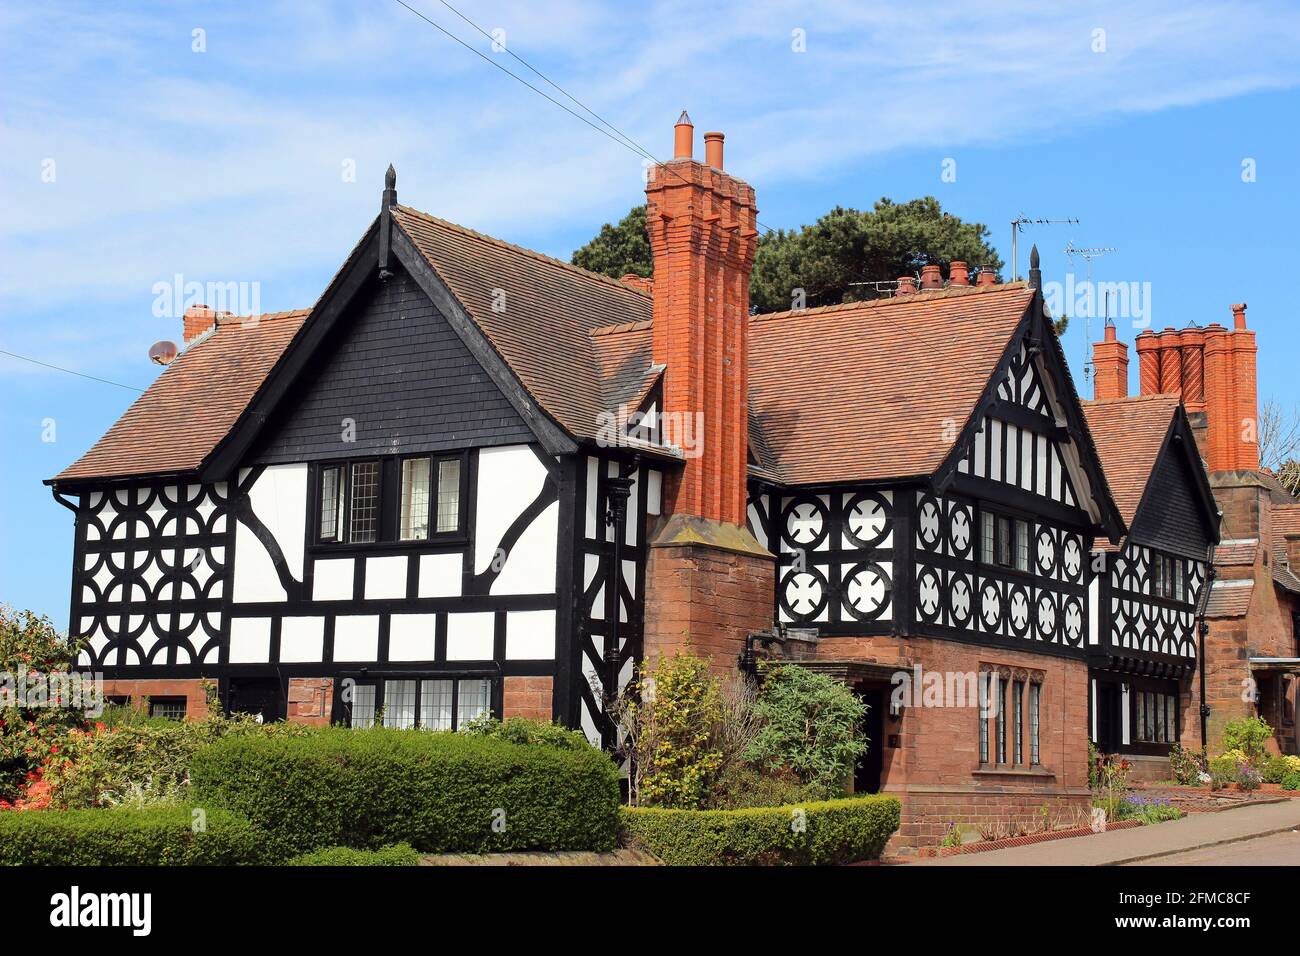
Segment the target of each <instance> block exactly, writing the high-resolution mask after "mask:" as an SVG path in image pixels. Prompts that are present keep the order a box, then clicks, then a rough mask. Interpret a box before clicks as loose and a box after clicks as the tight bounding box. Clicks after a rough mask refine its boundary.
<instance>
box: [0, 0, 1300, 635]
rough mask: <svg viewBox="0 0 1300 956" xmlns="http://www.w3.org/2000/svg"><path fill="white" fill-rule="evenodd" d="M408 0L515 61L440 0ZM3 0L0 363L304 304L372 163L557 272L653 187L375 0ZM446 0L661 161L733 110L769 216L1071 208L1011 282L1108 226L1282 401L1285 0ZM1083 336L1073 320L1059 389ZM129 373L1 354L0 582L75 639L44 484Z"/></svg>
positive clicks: (738, 147)
mask: <svg viewBox="0 0 1300 956" xmlns="http://www.w3.org/2000/svg"><path fill="white" fill-rule="evenodd" d="M408 2H410V3H411V5H412V6H414V7H416V8H417V9H419V10H421V11H422V12H424V13H425V14H427V15H428V16H429V17H430V18H432V19H434V20H436V21H438V22H439V23H441V24H442V25H443V26H445V27H446V28H447V29H449V30H451V31H452V32H454V33H456V34H457V35H458V36H460V37H462V38H463V39H464V40H465V41H466V42H467V43H469V44H470V45H472V46H473V47H474V48H475V49H478V50H481V51H482V52H484V53H485V54H486V55H488V56H489V57H493V58H494V59H495V60H496V61H497V62H499V63H501V64H502V65H504V66H507V67H509V68H511V69H513V70H516V71H523V68H522V67H520V66H519V64H518V63H517V62H516V61H514V60H512V59H510V58H509V57H508V56H507V55H506V54H503V53H494V52H493V51H492V50H491V48H490V46H489V42H488V41H487V40H486V39H484V38H483V37H482V36H480V35H478V34H476V33H475V32H474V31H473V29H472V28H470V27H469V26H467V25H466V24H465V23H464V22H463V21H461V20H459V19H458V18H457V17H456V15H455V13H454V12H453V11H452V10H451V9H449V8H448V7H447V6H445V5H444V4H442V3H440V2H439V0H408ZM14 6H15V5H9V6H8V7H7V8H5V9H3V10H2V11H0V89H2V90H3V91H4V95H3V97H2V98H0V202H2V203H3V209H4V216H3V217H2V219H0V244H2V246H0V349H4V350H7V351H10V352H17V353H20V354H23V355H27V356H31V357H33V358H37V359H40V360H43V361H46V362H51V363H54V364H57V365H62V366H66V367H68V368H71V369H75V370H78V371H81V372H84V373H86V374H89V375H95V376H99V377H101V378H105V379H110V380H112V381H115V382H119V383H123V384H127V385H133V386H136V387H138V388H143V387H145V386H147V385H148V383H149V382H150V381H151V380H152V378H153V377H154V375H155V374H156V373H157V371H158V369H157V367H156V366H153V365H151V364H150V363H149V362H148V361H147V359H146V350H147V349H148V347H149V345H150V344H151V343H152V342H154V341H156V340H159V339H168V338H170V339H178V338H179V333H180V329H179V321H178V320H176V319H174V318H171V317H167V316H163V317H156V316H155V315H154V309H153V306H154V302H155V293H154V291H153V289H154V285H155V284H156V283H158V282H170V281H172V278H173V276H175V275H176V274H181V275H183V276H184V277H185V279H186V280H192V281H200V282H204V283H207V282H231V281H233V282H239V283H247V284H249V286H248V287H251V286H252V284H253V283H256V288H257V289H258V292H259V298H260V306H261V308H262V309H263V310H266V311H271V310H277V309H285V308H293V307H301V306H307V305H310V304H311V303H312V302H313V301H315V299H316V297H317V295H318V294H319V293H320V291H321V289H322V288H323V287H324V285H325V283H326V282H327V281H328V279H329V277H330V276H331V275H332V274H333V272H334V270H335V269H337V267H338V266H339V264H340V263H341V262H342V261H343V259H344V258H345V257H346V255H347V253H348V252H349V250H350V249H351V247H352V245H353V243H354V242H355V241H356V239H357V238H358V236H359V235H360V234H361V232H362V231H363V230H364V229H365V228H366V226H367V225H368V223H369V221H370V220H371V218H372V217H373V216H374V214H375V212H376V211H377V209H378V204H379V193H380V189H381V188H382V178H383V170H384V168H385V166H387V164H388V163H389V162H390V161H391V162H392V163H394V164H395V166H396V167H397V170H398V177H399V178H398V190H399V194H400V196H401V199H402V201H403V202H406V203H408V204H410V205H414V206H416V207H418V208H421V209H425V210H427V211H429V212H431V213H434V214H435V215H439V216H444V217H446V218H449V219H452V220H455V221H458V222H461V223H464V224H466V225H469V226H472V227H474V228H476V229H479V230H482V231H485V232H489V233H492V234H494V235H497V236H500V237H502V238H504V239H508V240H510V241H513V242H518V243H520V244H523V245H526V246H529V247H531V248H534V249H537V250H539V251H542V252H546V253H550V254H552V255H557V256H562V257H566V258H567V256H568V255H569V254H570V253H571V252H572V250H573V248H574V247H575V246H577V245H580V244H581V243H582V242H584V241H585V240H586V239H587V238H589V237H590V235H591V234H592V233H594V232H595V231H596V230H597V229H598V228H599V226H600V225H601V224H602V223H603V222H606V221H608V220H611V219H616V218H618V217H620V216H622V215H623V213H625V212H626V210H627V209H628V207H630V206H632V205H634V204H636V203H637V202H639V201H641V196H642V192H641V189H642V185H641V175H642V165H641V158H640V157H638V156H636V155H635V154H633V153H632V152H630V151H629V150H627V149H625V148H623V147H621V146H619V145H617V144H615V143H613V142H611V141H610V140H609V139H606V138H604V137H602V136H600V135H598V134H597V133H595V132H593V131H592V130H591V129H590V128H589V127H587V126H585V125H583V124H581V123H579V122H578V121H576V120H575V119H573V118H572V117H570V116H568V115H566V114H564V113H562V112H561V111H560V110H558V109H557V108H555V107H554V106H552V105H551V104H549V103H547V102H545V101H544V100H542V99H541V98H540V97H539V96H537V95H536V94H535V93H533V92H530V91H529V90H527V89H525V88H524V87H523V86H521V85H519V84H518V83H516V82H515V81H514V80H511V79H510V78H509V77H507V76H504V75H503V74H501V73H500V72H499V71H497V70H494V69H493V68H492V67H491V66H490V65H488V64H487V63H484V62H483V61H482V60H481V59H479V58H478V57H476V56H474V55H473V54H472V53H470V52H469V51H467V50H466V49H464V48H463V47H460V46H457V45H456V44H455V43H453V42H452V41H451V40H449V39H447V38H446V37H445V36H443V35H442V34H440V33H438V32H437V31H436V30H435V29H434V28H432V27H431V26H429V25H428V24H426V23H423V22H421V21H420V20H418V19H417V18H416V17H414V16H413V15H412V14H411V13H410V12H408V11H407V10H405V9H403V8H402V7H401V6H399V5H398V4H397V3H396V2H392V0H368V2H365V3H355V2H350V3H334V4H327V3H305V2H303V3H294V2H283V3H275V2H262V3H248V4H234V3H228V4H227V3H222V4H216V3H185V2H174V3H173V2H168V3H136V4H131V3H115V4H112V5H111V10H110V9H109V5H105V4H100V3H86V4H75V3H48V4H42V5H40V6H39V8H34V9H32V10H18V9H13V7H14ZM456 6H457V7H458V8H459V9H460V10H461V11H462V12H463V13H465V14H466V15H467V16H469V17H470V18H472V19H473V20H475V21H476V22H477V23H479V24H480V25H482V26H483V27H484V28H485V29H487V30H489V31H491V30H494V29H498V28H499V29H503V30H504V31H505V33H504V38H505V43H506V45H507V47H508V48H509V49H510V50H512V51H514V52H515V53H517V54H518V55H520V56H522V57H523V58H524V59H526V60H528V61H529V62H531V63H532V64H533V65H534V66H536V67H537V68H538V69H540V70H541V71H542V72H543V73H545V74H546V75H547V76H548V77H550V78H551V79H552V80H554V81H555V82H557V83H558V84H559V85H561V86H562V87H564V88H565V89H566V90H568V91H569V92H570V93H572V94H573V95H574V96H576V97H577V98H578V99H580V100H582V101H583V102H584V103H586V104H587V105H588V106H590V107H592V108H593V109H594V110H596V112H598V113H600V114H601V115H602V116H604V117H605V118H606V119H609V120H610V121H612V122H613V123H614V124H615V125H617V126H618V127H619V128H620V129H622V130H623V131H625V132H626V133H627V134H628V135H630V136H631V137H632V138H633V139H635V140H636V141H638V142H639V143H641V144H642V145H643V146H645V147H646V148H647V149H649V150H650V151H651V152H652V153H654V154H655V155H658V156H664V155H666V154H667V153H668V152H669V151H670V149H671V143H672V139H671V137H672V128H671V127H672V123H673V121H674V120H675V118H676V116H677V114H678V112H679V111H680V110H682V109H683V108H685V109H688V110H690V112H691V115H692V117H693V118H694V120H695V122H696V128H697V132H702V131H703V130H705V129H721V130H723V131H725V132H726V134H727V167H728V169H729V170H731V171H733V172H734V173H735V174H736V175H739V176H741V177H743V178H745V179H746V180H748V181H749V182H750V183H752V184H753V185H754V187H755V189H756V190H757V195H758V203H759V208H760V218H761V220H762V222H763V223H764V224H766V225H767V226H770V227H790V226H798V225H800V224H802V223H805V222H810V221H812V220H813V219H815V218H816V217H817V216H818V215H819V214H821V213H823V212H825V211H826V210H827V209H829V208H830V207H832V206H834V205H836V204H841V205H852V206H858V207H865V206H869V205H870V204H871V203H872V202H873V201H874V200H876V199H877V198H879V197H881V196H888V197H890V198H893V199H895V200H900V201H901V200H906V199H909V198H912V197H915V196H921V195H935V196H937V197H938V198H939V199H940V200H941V202H942V203H943V205H944V208H945V209H947V210H949V211H951V212H953V213H955V214H956V215H959V216H961V217H962V218H963V219H966V220H968V221H969V220H974V221H980V222H984V223H986V224H988V225H989V226H990V228H991V229H992V239H993V241H994V242H995V244H996V245H997V246H998V248H999V250H1000V251H1001V253H1002V255H1003V258H1005V259H1008V260H1009V259H1010V226H1009V222H1010V220H1011V219H1013V218H1015V217H1016V216H1017V215H1018V214H1021V213H1024V214H1025V215H1028V216H1031V217H1050V218H1057V217H1076V218H1078V219H1079V220H1080V223H1079V224H1078V225H1075V226H1041V227H1030V228H1029V229H1028V230H1027V231H1026V232H1025V234H1024V236H1023V237H1022V239H1021V252H1020V255H1021V270H1022V272H1023V271H1024V269H1025V268H1026V266H1025V259H1026V258H1027V255H1028V248H1029V245H1030V243H1032V242H1037V243H1038V245H1039V248H1040V250H1041V251H1042V254H1043V270H1044V279H1045V280H1046V281H1053V280H1055V281H1064V279H1065V275H1066V273H1067V272H1069V271H1070V270H1071V268H1073V269H1074V271H1075V273H1076V275H1078V276H1079V277H1080V278H1082V273H1083V264H1082V262H1081V261H1076V263H1075V264H1074V266H1073V267H1072V266H1071V263H1070V262H1069V260H1068V259H1067V258H1066V257H1065V256H1064V255H1063V253H1062V250H1063V249H1064V247H1065V245H1066V243H1067V242H1070V241H1073V242H1074V244H1075V245H1077V246H1114V247H1117V249H1118V250H1119V251H1118V252H1117V253H1115V254H1113V255H1110V256H1107V257H1105V258H1102V259H1098V260H1097V262H1096V265H1095V266H1094V278H1095V279H1098V280H1108V281H1120V282H1130V283H1138V284H1139V287H1140V288H1144V289H1149V290H1150V293H1149V294H1150V301H1149V305H1150V313H1151V319H1152V324H1153V325H1154V326H1155V327H1157V328H1163V327H1165V326H1167V325H1178V326H1181V325H1184V324H1186V323H1187V322H1189V321H1196V322H1198V323H1201V324H1205V323H1207V322H1211V321H1220V322H1227V321H1228V320H1229V312H1228V306H1229V305H1230V304H1231V303H1233V302H1240V301H1245V302H1247V303H1248V304H1249V306H1250V308H1249V313H1248V315H1249V318H1250V323H1251V325H1252V327H1254V328H1255V329H1256V330H1257V331H1258V334H1259V344H1260V362H1259V369H1260V392H1261V397H1262V398H1274V399H1276V400H1277V401H1279V402H1280V403H1282V404H1283V405H1284V406H1286V407H1291V406H1294V405H1296V403H1297V402H1298V401H1300V385H1298V384H1297V376H1296V375H1295V371H1294V366H1295V358H1296V356H1297V355H1300V331H1297V328H1298V323H1297V316H1296V315H1295V307H1294V301H1295V291H1294V290H1295V280H1294V278H1293V273H1294V271H1295V267H1296V264H1297V262H1300V248H1298V247H1297V245H1298V244H1297V240H1296V221H1297V215H1298V214H1300V190H1297V181H1296V170H1297V169H1300V132H1298V131H1297V126H1298V125H1300V124H1297V122H1296V120H1297V117H1298V116H1300V98H1298V97H1297V93H1296V87H1297V84H1298V83H1300V13H1298V12H1297V10H1296V8H1295V6H1294V4H1291V3H1287V2H1244V3H1240V2H1238V3H1226V2H1196V0H1190V2H1188V0H1183V2H1174V0H1170V2H1165V0H1151V2H1144V3H1142V4H1133V3H1118V4H1109V3H1092V4H1090V3H1071V4H1063V5H1061V6H1060V7H1059V8H1057V7H1055V6H1054V5H1052V4H1045V3H1030V2H1025V3H1016V2H1010V3H999V4H997V5H996V6H997V9H996V10H994V9H992V8H991V6H990V5H988V4H969V5H965V4H954V3H952V2H945V3H933V4H931V3H916V2H907V3H883V2H875V3H871V4H860V3H852V2H849V3H838V2H830V3H818V2H812V3H807V2H805V3H793V4H776V3H761V2H760V3H739V2H738V3H719V4H716V5H705V4H702V3H698V2H689V3H687V2H682V3H657V2H641V3H638V4H636V5H635V6H630V5H627V4H614V3H598V2H594V0H592V2H585V0H560V2H556V3H536V2H534V3H527V2H515V3H505V2H489V3H478V2H470V0H464V2H463V3H460V2H457V3H456ZM195 31H201V32H199V33H197V34H196V32H195ZM799 31H802V32H799ZM801 38H802V41H803V42H802V44H801V43H800V42H799V41H800V39H801ZM800 45H802V46H803V47H804V49H803V50H802V51H799V50H797V49H796V48H797V47H799V46H800ZM196 46H201V47H202V48H203V49H202V50H196V49H195V47H196ZM530 79H531V80H532V82H534V83H535V84H537V85H544V84H543V83H542V81H540V80H537V79H536V78H535V77H530ZM556 95H557V96H558V94H556ZM697 148H698V150H699V152H700V153H701V154H702V144H700V143H698V139H697ZM945 161H952V162H949V163H947V165H946V166H945ZM1248 161H1253V164H1252V163H1250V162H1248ZM954 163H955V166H954ZM1243 163H1245V164H1247V166H1252V165H1253V169H1254V180H1253V181H1244V180H1243ZM352 168H354V169H355V177H354V180H353V181H350V180H349V177H348V176H346V175H345V172H346V171H347V170H349V169H352ZM945 168H947V169H950V170H951V169H954V168H955V171H956V177H955V180H954V181H945V180H944V178H943V177H942V173H943V171H944V169H945ZM51 174H52V175H51ZM882 278H884V277H882ZM1148 283H1149V285H1146V284H1148ZM1094 328H1095V325H1094ZM1120 334H1121V336H1122V337H1123V338H1126V339H1129V340H1131V338H1132V336H1133V334H1134V330H1133V329H1132V328H1130V327H1127V326H1126V325H1125V324H1121V326H1120ZM1084 344H1085V343H1084V338H1083V323H1082V322H1081V321H1076V322H1074V323H1073V324H1072V326H1071V328H1070V330H1069V332H1068V333H1067V336H1066V348H1067V351H1068V352H1069V354H1070V357H1071V360H1072V363H1073V364H1074V365H1075V374H1076V378H1078V377H1079V375H1080V372H1081V368H1080V365H1081V362H1082V361H1083V356H1084ZM1134 387H1135V385H1134ZM135 394H136V393H134V392H132V391H130V390H128V389H123V388H118V387H115V386H112V385H107V384H101V383H98V382H93V381H89V380H86V379H82V378H77V377H75V376H72V375H68V374H66V373H63V372H57V371H51V370H48V369H44V368H41V367H39V366H36V365H32V364H29V363H26V362H21V361H18V360H16V359H11V358H8V357H6V356H4V355H0V441H2V442H3V444H2V445H0V447H3V449H4V450H5V455H4V466H3V468H0V491H3V494H0V601H2V602H5V603H10V604H13V605H17V606H20V607H31V608H33V609H35V610H37V611H40V612H44V613H47V614H49V615H50V617H51V618H52V619H53V620H54V621H55V623H56V624H57V625H58V626H59V627H64V626H66V623H67V608H68V592H69V585H68V579H69V571H70V561H71V545H72V517H71V515H70V514H69V513H68V512H67V511H65V510H64V509H62V508H61V507H59V506H58V505H57V504H56V503H55V502H54V501H53V499H52V498H51V497H50V494H49V491H48V489H47V488H45V487H44V486H43V485H42V484H41V480H42V479H44V478H47V477H49V476H51V475H53V474H55V473H56V472H58V471H59V470H60V469H61V468H63V467H64V466H66V465H67V464H68V463H70V462H71V461H73V460H74V459H75V458H76V457H78V456H79V455H80V454H81V453H82V452H84V451H85V450H86V449H87V448H88V447H89V446H90V445H91V444H92V443H93V442H94V440H95V439H96V438H98V437H99V435H100V434H102V433H103V432H104V431H105V430H106V429H107V428H108V426H109V425H111V424H112V422H113V421H114V420H115V419H116V418H117V416H118V415H120V414H121V412H122V411H123V410H125V408H126V407H127V405H128V404H129V403H130V402H131V400H132V398H133V397H134V395H135ZM51 423H52V429H53V431H52V434H51ZM50 438H53V440H52V441H51V440H47V439H50Z"/></svg>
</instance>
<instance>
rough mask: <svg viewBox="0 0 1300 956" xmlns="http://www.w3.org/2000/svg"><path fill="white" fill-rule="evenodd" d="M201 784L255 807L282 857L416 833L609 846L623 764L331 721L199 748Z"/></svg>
mask: <svg viewBox="0 0 1300 956" xmlns="http://www.w3.org/2000/svg"><path fill="white" fill-rule="evenodd" d="M190 776H191V781H192V788H193V793H194V794H195V795H196V796H197V797H199V798H201V799H203V800H206V801H210V802H212V803H213V804H214V805H217V806H223V807H226V808H228V809H231V810H235V811H237V812H240V813H243V814H244V815H245V816H247V817H248V818H249V819H250V820H252V821H253V823H254V824H255V825H256V826H257V827H258V828H259V829H260V830H262V831H263V832H264V833H265V834H266V837H267V841H268V844H269V845H270V846H271V848H272V849H273V850H274V851H275V852H276V854H277V856H278V858H281V859H283V858H287V857H289V856H292V855H294V854H296V853H300V852H305V851H307V850H313V849H317V848H319V847H328V846H348V847H353V848H356V849H376V848H378V847H381V846H384V845H385V844H389V843H397V842H401V841H405V842H407V843H410V844H411V845H412V846H414V847H415V848H416V849H418V850H422V851H424V852H468V853H480V852H488V851H509V850H608V849H611V848H612V847H613V846H614V844H615V839H616V835H617V830H618V800H619V795H618V771H617V769H616V768H615V766H614V764H613V762H612V761H611V760H610V759H609V757H608V756H606V755H605V754H604V753H602V752H600V751H599V750H596V749H595V748H593V747H586V748H584V749H581V750H560V749H558V748H555V747H550V746H542V745H528V746H525V745H520V744H513V743H508V742H506V741H504V740H496V739H493V738H490V737H485V736H481V735H478V736H476V735H470V734H458V733H430V732H412V731H409V730H392V729H385V728H382V727H379V728H372V729H369V730H346V729H344V728H341V727H331V728H322V729H319V730H316V731H314V732H313V733H310V734H308V735H306V736H293V737H290V736H273V737H260V736H252V735H232V736H228V737H225V738H224V739H222V740H219V741H217V742H215V743H213V744H211V745H210V746H208V747H205V748H203V749H202V750H200V751H199V752H198V753H196V754H195V756H194V759H193V761H192V763H191V765H190Z"/></svg>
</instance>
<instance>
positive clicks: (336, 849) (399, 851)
mask: <svg viewBox="0 0 1300 956" xmlns="http://www.w3.org/2000/svg"><path fill="white" fill-rule="evenodd" d="M419 865H420V853H419V851H418V850H416V849H415V848H414V847H413V846H411V844H409V843H391V844H389V845H388V846H385V847H380V848H379V849H378V850H354V849H352V848H351V847H347V846H332V847H329V848H328V849H324V850H313V851H312V852H311V853H304V854H302V855H301V856H295V857H293V858H292V859H291V860H289V861H288V862H287V863H285V866H419Z"/></svg>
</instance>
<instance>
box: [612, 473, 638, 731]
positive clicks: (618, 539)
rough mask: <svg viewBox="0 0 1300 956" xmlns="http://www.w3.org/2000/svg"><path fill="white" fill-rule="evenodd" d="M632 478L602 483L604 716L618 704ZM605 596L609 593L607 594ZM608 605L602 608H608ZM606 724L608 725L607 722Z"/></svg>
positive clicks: (614, 479) (621, 478)
mask: <svg viewBox="0 0 1300 956" xmlns="http://www.w3.org/2000/svg"><path fill="white" fill-rule="evenodd" d="M635 481H636V479H635V478H624V477H618V478H607V479H606V480H605V490H606V493H607V494H608V496H609V510H608V512H607V513H606V515H605V521H606V523H607V524H610V525H612V526H613V529H614V549H613V550H614V560H613V567H612V568H611V569H610V570H611V573H610V575H609V577H608V578H607V579H606V582H605V587H606V588H608V589H612V592H613V596H614V600H613V602H612V603H613V608H614V610H613V611H612V612H611V613H610V615H609V630H608V631H607V632H606V640H605V664H606V668H607V670H606V674H607V676H606V678H605V714H606V716H608V715H609V712H610V708H611V707H612V706H613V704H614V702H615V701H616V700H618V677H619V671H621V670H622V661H621V660H619V652H618V623H619V621H618V619H619V615H620V614H621V612H622V607H623V589H622V584H623V540H624V538H625V536H626V533H627V499H628V497H629V496H630V495H631V494H632V485H633V483H634V482H635ZM606 593H609V592H608V591H607V592H606ZM608 606H609V604H606V607H608ZM607 724H608V721H607ZM606 733H607V734H608V735H609V740H608V741H607V746H608V747H609V749H610V750H613V748H614V747H615V746H616V745H617V743H618V739H617V738H618V733H617V731H616V730H615V729H614V728H613V727H612V726H607V728H606Z"/></svg>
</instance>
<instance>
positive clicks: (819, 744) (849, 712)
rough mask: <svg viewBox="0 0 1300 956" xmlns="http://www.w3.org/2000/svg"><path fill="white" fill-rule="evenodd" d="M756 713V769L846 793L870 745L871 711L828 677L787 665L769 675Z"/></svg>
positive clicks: (753, 755)
mask: <svg viewBox="0 0 1300 956" xmlns="http://www.w3.org/2000/svg"><path fill="white" fill-rule="evenodd" d="M756 709H757V711H758V714H759V717H760V718H761V720H762V727H761V729H760V730H759V732H758V736H757V737H756V738H755V740H754V742H753V744H751V746H750V749H749V757H750V759H751V760H752V761H753V762H754V763H755V764H757V765H758V766H760V767H762V768H763V769H765V770H767V771H769V772H773V773H777V774H790V775H792V776H794V777H795V778H796V779H797V780H799V781H800V782H801V783H804V784H816V785H818V786H820V787H823V788H825V789H827V790H829V791H832V792H836V791H838V792H840V793H842V792H843V788H844V783H845V781H846V780H847V779H848V778H849V777H850V776H851V775H852V773H853V768H854V767H855V766H856V765H857V762H858V760H859V759H860V758H861V757H862V756H863V754H865V753H866V752H867V746H868V744H867V741H866V739H865V737H864V736H863V732H862V722H863V718H864V717H865V716H866V712H867V708H866V705H865V704H864V703H863V702H862V701H861V700H860V699H859V698H858V697H857V695H855V694H854V693H853V691H852V690H850V689H849V688H848V687H847V686H846V685H845V684H843V683H842V682H840V681H837V680H835V679H834V678H832V677H827V676H826V675H825V674H818V673H816V672H814V671H810V670H808V669H807V668H805V667H799V666H797V665H794V664H782V665H778V666H776V667H772V668H770V669H768V670H766V671H765V672H764V675H763V684H762V688H761V689H760V691H759V694H758V703H757V705H756Z"/></svg>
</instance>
